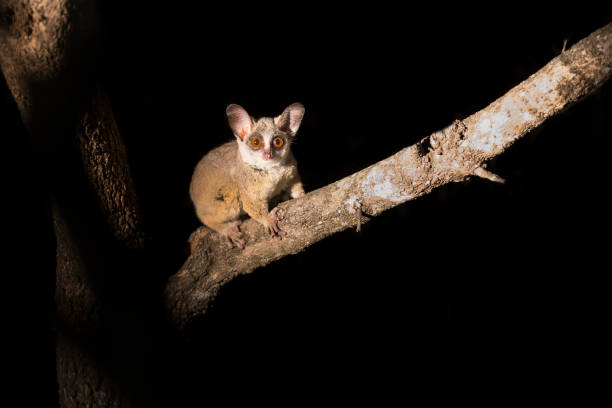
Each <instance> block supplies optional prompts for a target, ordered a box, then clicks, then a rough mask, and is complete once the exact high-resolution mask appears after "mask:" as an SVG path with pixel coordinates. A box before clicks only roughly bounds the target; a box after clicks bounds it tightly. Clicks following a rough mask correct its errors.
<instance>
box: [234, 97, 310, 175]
mask: <svg viewBox="0 0 612 408" xmlns="http://www.w3.org/2000/svg"><path fill="white" fill-rule="evenodd" d="M226 113H227V118H228V121H229V124H230V127H231V128H232V131H233V132H234V135H235V136H236V138H237V140H238V149H239V151H240V156H241V157H242V160H243V161H244V162H245V163H247V164H249V165H251V166H254V167H258V168H266V167H273V166H276V165H279V164H282V163H284V161H285V159H286V157H287V156H288V155H289V152H290V145H291V141H292V140H293V137H294V136H295V134H296V132H297V130H298V128H299V126H300V123H301V121H302V117H303V116H304V107H303V106H302V104H301V103H294V104H292V105H289V106H288V107H287V108H286V109H285V110H284V111H283V113H282V114H280V115H279V116H277V117H275V118H261V119H259V120H255V119H253V118H252V117H251V116H249V114H248V113H247V112H246V111H245V110H244V108H242V107H241V106H239V105H233V104H232V105H229V106H228V107H227V109H226Z"/></svg>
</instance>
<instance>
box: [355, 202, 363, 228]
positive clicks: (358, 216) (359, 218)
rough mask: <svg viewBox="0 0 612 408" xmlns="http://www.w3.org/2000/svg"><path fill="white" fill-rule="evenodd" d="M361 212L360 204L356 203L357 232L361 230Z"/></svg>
mask: <svg viewBox="0 0 612 408" xmlns="http://www.w3.org/2000/svg"><path fill="white" fill-rule="evenodd" d="M362 214H363V211H361V205H360V204H359V203H357V228H356V229H355V231H357V232H361V215H362Z"/></svg>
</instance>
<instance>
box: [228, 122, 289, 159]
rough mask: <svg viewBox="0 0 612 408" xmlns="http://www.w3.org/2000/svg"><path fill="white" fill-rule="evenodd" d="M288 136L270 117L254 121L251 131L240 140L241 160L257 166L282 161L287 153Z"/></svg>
mask: <svg viewBox="0 0 612 408" xmlns="http://www.w3.org/2000/svg"><path fill="white" fill-rule="evenodd" d="M290 143H291V138H290V136H289V135H288V134H287V133H286V132H283V131H282V130H280V129H279V128H278V126H277V125H276V124H275V123H274V120H273V119H272V118H262V119H260V120H258V121H257V122H255V124H254V126H253V131H252V132H251V133H250V134H249V135H246V136H245V138H244V140H242V144H243V145H244V147H243V148H241V149H240V153H241V154H242V158H243V160H245V161H247V162H248V163H249V164H256V165H257V166H258V167H267V166H270V165H275V164H278V163H282V162H283V161H284V159H285V157H286V156H287V154H288V153H289V150H290V149H289V146H290Z"/></svg>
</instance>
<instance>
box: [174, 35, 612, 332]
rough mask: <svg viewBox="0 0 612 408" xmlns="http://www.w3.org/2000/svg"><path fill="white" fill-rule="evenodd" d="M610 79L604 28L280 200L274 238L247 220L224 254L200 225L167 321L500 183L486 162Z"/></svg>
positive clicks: (610, 48)
mask: <svg viewBox="0 0 612 408" xmlns="http://www.w3.org/2000/svg"><path fill="white" fill-rule="evenodd" d="M611 74H612V23H611V24H608V25H606V26H605V27H603V28H601V29H599V30H597V31H595V32H594V33H592V34H591V35H589V36H588V37H587V38H585V39H583V40H581V41H580V42H578V43H577V44H576V45H574V46H573V47H572V48H571V49H570V50H567V51H564V52H563V53H562V54H561V55H559V56H558V57H556V58H554V59H553V60H552V61H550V62H549V63H548V64H547V65H545V66H544V67H543V68H541V69H540V70H539V71H538V72H537V73H535V74H533V75H532V76H530V77H529V78H528V79H526V80H525V81H523V82H522V83H520V84H519V85H517V86H516V87H514V88H513V89H511V90H510V91H508V92H507V93H506V94H505V95H503V96H502V97H500V98H499V99H497V100H496V101H494V102H493V103H491V104H490V105H489V106H487V107H486V108H485V109H483V110H481V111H479V112H477V113H475V114H473V115H471V116H469V117H468V118H466V119H465V120H463V121H456V122H455V123H453V124H452V125H450V126H449V127H447V128H446V129H444V130H442V131H439V132H436V133H434V134H432V135H430V136H428V137H425V138H423V139H422V140H421V141H420V142H418V143H417V144H415V145H413V146H410V147H407V148H405V149H403V150H401V151H400V152H398V153H396V154H395V155H393V156H391V157H389V158H387V159H385V160H382V161H380V162H378V163H376V164H374V165H372V166H370V167H368V168H366V169H364V170H362V171H360V172H358V173H355V174H353V175H351V176H348V177H346V178H344V179H342V180H340V181H337V182H335V183H333V184H330V185H328V186H326V187H323V188H321V189H318V190H316V191H313V192H311V193H309V194H307V195H306V196H305V197H303V198H300V199H296V200H291V201H288V202H284V203H281V204H280V206H279V210H278V214H279V217H280V218H281V222H280V223H279V225H280V227H281V228H282V229H283V230H284V231H286V232H287V237H286V238H285V239H283V240H282V241H275V242H270V240H269V238H268V237H267V235H266V234H265V233H264V231H263V228H261V226H260V225H259V224H257V223H256V222H254V221H252V220H248V221H247V222H245V223H243V227H242V229H243V231H244V232H245V235H246V236H247V239H248V244H247V247H246V248H245V249H244V250H242V251H241V250H239V249H231V250H230V249H227V248H226V246H225V245H224V242H223V241H222V240H221V239H219V236H218V235H217V234H214V233H211V232H209V230H207V229H206V228H205V227H201V228H200V229H199V230H198V231H196V232H195V233H194V234H192V237H191V240H192V248H193V253H192V254H191V256H190V257H189V258H188V259H187V261H186V262H185V264H184V265H183V266H182V268H181V269H180V270H179V271H178V273H176V274H175V275H174V276H172V277H171V278H170V280H169V282H168V285H167V287H166V292H165V301H166V307H167V309H168V311H169V313H170V315H171V316H172V319H173V320H174V321H175V322H176V323H177V324H179V325H184V324H186V323H188V322H189V320H190V319H191V318H193V317H195V316H198V315H201V314H204V313H206V310H207V307H208V306H209V304H210V302H211V301H212V300H213V299H214V298H215V296H216V294H217V293H218V291H219V289H220V288H221V287H222V286H223V285H224V284H226V283H228V282H229V281H231V280H232V279H234V278H235V277H237V276H239V275H242V274H246V273H250V272H252V271H254V270H255V269H257V268H259V267H262V266H265V265H267V264H269V263H271V262H273V261H275V260H278V259H280V258H282V257H284V256H287V255H290V254H295V253H297V252H300V251H303V250H304V249H305V248H307V247H308V246H309V245H311V244H313V243H315V242H317V241H319V240H321V239H324V238H325V237H327V236H329V235H331V234H334V233H336V232H338V231H342V230H344V229H347V228H352V227H355V226H358V227H360V226H361V224H362V223H363V222H366V221H367V220H368V219H369V218H371V217H374V216H376V215H378V214H380V213H381V212H383V211H385V210H387V209H389V208H392V207H395V206H397V205H399V204H401V203H404V202H406V201H408V200H412V199H415V198H417V197H419V196H422V195H424V194H428V193H429V192H431V191H432V190H434V189H435V188H437V187H439V186H441V185H444V184H446V183H450V182H460V181H463V180H465V179H466V178H468V177H470V176H478V177H484V178H487V179H490V180H492V181H496V182H502V181H503V180H502V179H501V178H500V177H498V176H497V175H495V174H493V173H491V172H489V171H488V170H486V169H485V166H486V162H487V161H488V160H490V159H492V158H493V157H495V156H498V155H500V154H501V153H503V152H504V151H505V150H506V149H507V148H508V147H509V146H511V145H512V144H513V143H514V142H516V141H517V140H518V139H520V138H521V137H522V136H524V135H525V134H527V133H529V132H530V131H531V130H532V129H534V128H536V127H538V126H539V125H541V124H542V123H543V122H544V121H545V120H547V119H548V118H550V117H552V116H554V115H555V114H557V113H559V112H561V111H562V110H564V109H566V108H567V107H568V106H570V105H572V104H574V103H576V102H577V101H579V100H580V99H581V98H583V97H585V96H587V95H589V94H590V93H592V92H593V91H594V90H596V89H598V88H599V87H600V86H601V85H602V84H603V83H604V82H605V81H606V80H608V79H609V77H610V76H611Z"/></svg>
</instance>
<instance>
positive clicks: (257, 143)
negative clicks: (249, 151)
mask: <svg viewBox="0 0 612 408" xmlns="http://www.w3.org/2000/svg"><path fill="white" fill-rule="evenodd" d="M251 146H253V147H255V148H259V147H261V137H259V136H255V137H252V138H251Z"/></svg>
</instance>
